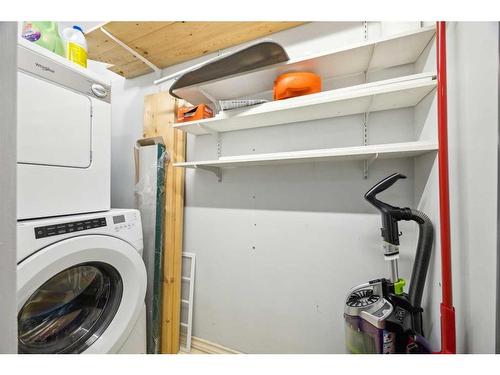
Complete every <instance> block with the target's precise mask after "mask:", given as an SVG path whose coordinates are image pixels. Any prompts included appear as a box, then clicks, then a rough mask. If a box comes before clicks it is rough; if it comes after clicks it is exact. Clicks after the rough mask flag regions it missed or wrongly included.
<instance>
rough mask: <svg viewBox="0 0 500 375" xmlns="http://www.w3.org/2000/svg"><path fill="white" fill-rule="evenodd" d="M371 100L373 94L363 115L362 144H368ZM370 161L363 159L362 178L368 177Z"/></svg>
mask: <svg viewBox="0 0 500 375" xmlns="http://www.w3.org/2000/svg"><path fill="white" fill-rule="evenodd" d="M365 74H366V73H365ZM365 77H366V75H365ZM365 80H366V79H365ZM372 101H373V95H372V96H370V102H369V103H368V107H367V110H366V112H365V113H364V116H363V146H368V118H369V117H370V109H371V106H372ZM377 157H378V154H377ZM377 157H376V158H377ZM376 158H375V159H376ZM372 163H373V161H372V162H371V163H369V162H368V161H367V160H365V161H363V178H364V179H365V180H366V179H368V169H369V168H370V165H372Z"/></svg>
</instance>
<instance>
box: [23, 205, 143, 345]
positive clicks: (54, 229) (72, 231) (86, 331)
mask: <svg viewBox="0 0 500 375" xmlns="http://www.w3.org/2000/svg"><path fill="white" fill-rule="evenodd" d="M17 241H18V244H17V261H18V264H17V312H18V351H19V353H146V307H145V304H144V297H145V294H146V269H145V267H144V262H143V261H142V249H143V242H142V227H141V218H140V213H139V211H137V210H111V211H108V212H105V213H94V214H85V215H73V216H64V217H59V218H51V219H41V220H27V221H22V222H18V224H17Z"/></svg>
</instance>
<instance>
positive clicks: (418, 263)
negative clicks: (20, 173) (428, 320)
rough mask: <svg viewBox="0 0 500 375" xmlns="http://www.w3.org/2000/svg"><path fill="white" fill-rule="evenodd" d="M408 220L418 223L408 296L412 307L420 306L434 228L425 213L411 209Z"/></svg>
mask: <svg viewBox="0 0 500 375" xmlns="http://www.w3.org/2000/svg"><path fill="white" fill-rule="evenodd" d="M410 220H412V221H415V222H416V223H418V228H419V231H418V244H417V252H416V254H415V261H414V262H413V270H412V272H411V281H410V290H409V292H408V296H409V299H410V303H411V305H412V306H413V307H417V308H418V307H421V306H420V305H421V303H422V294H423V293H424V286H425V278H426V276H427V269H428V268H429V262H430V259H431V253H432V245H433V242H434V228H433V226H432V222H431V220H430V219H429V218H428V217H427V215H426V214H424V213H423V212H420V211H418V210H414V209H411V218H410Z"/></svg>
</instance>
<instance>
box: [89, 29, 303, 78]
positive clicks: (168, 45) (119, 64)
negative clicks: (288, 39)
mask: <svg viewBox="0 0 500 375" xmlns="http://www.w3.org/2000/svg"><path fill="white" fill-rule="evenodd" d="M304 23H305V22H197V21H196V22H195V21H187V22H186V21H168V22H163V21H162V22H159V21H154V22H135V21H127V22H125V21H122V22H107V23H105V24H103V25H101V26H100V27H103V28H104V29H105V30H106V31H108V32H109V33H111V34H112V35H113V36H115V37H116V38H118V39H119V40H120V41H122V42H123V43H125V44H126V45H128V46H129V47H130V48H132V49H134V50H135V51H137V52H138V53H139V54H141V55H142V56H143V57H145V58H146V59H148V60H149V61H151V62H152V63H153V64H154V65H156V66H157V67H158V68H160V69H163V68H166V67H168V66H172V65H175V64H179V63H181V62H184V61H188V60H192V59H195V58H197V57H201V56H204V55H207V54H210V53H212V52H216V51H218V50H222V49H225V48H228V47H232V46H235V45H238V44H241V43H244V42H248V41H251V40H255V39H258V38H261V37H265V36H268V35H271V34H273V33H276V32H278V31H283V30H286V29H289V28H292V27H295V26H299V25H302V24H304ZM100 27H97V28H95V29H93V30H90V31H89V32H87V33H86V34H85V37H86V39H87V45H88V50H89V53H88V58H89V59H91V60H96V61H100V62H104V63H107V64H111V65H112V66H111V67H110V68H109V70H111V71H113V72H115V73H117V74H120V75H122V76H124V77H125V78H134V77H138V76H140V75H143V74H147V73H151V72H152V71H153V70H152V69H151V68H150V67H149V66H147V65H146V64H145V63H143V62H142V61H140V60H139V59H138V58H137V57H135V56H134V55H133V54H132V53H130V52H129V51H127V50H126V49H124V48H123V47H122V46H120V45H119V44H118V43H116V42H115V41H113V40H112V39H111V38H109V37H108V36H107V35H106V34H105V33H103V32H102V30H101V29H100Z"/></svg>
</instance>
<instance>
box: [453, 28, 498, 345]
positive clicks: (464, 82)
mask: <svg viewBox="0 0 500 375" xmlns="http://www.w3.org/2000/svg"><path fill="white" fill-rule="evenodd" d="M447 33H448V38H447V41H448V105H449V111H448V117H449V119H448V128H449V141H450V153H449V158H450V195H451V202H450V204H451V217H452V220H451V231H452V232H451V233H452V236H451V241H452V251H453V272H454V274H453V282H454V285H453V290H454V293H455V298H454V303H455V307H456V311H457V330H458V331H457V343H458V350H459V351H460V352H465V353H494V352H495V307H496V306H495V303H496V299H495V295H496V280H497V277H496V263H497V249H496V246H497V245H496V241H497V229H496V228H497V199H498V197H497V181H498V179H497V173H498V172H497V171H498V164H497V163H498V155H497V147H498V23H497V22H483V23H481V22H479V23H471V22H459V23H451V24H450V25H449V27H448V29H447ZM497 307H498V306H497Z"/></svg>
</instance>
